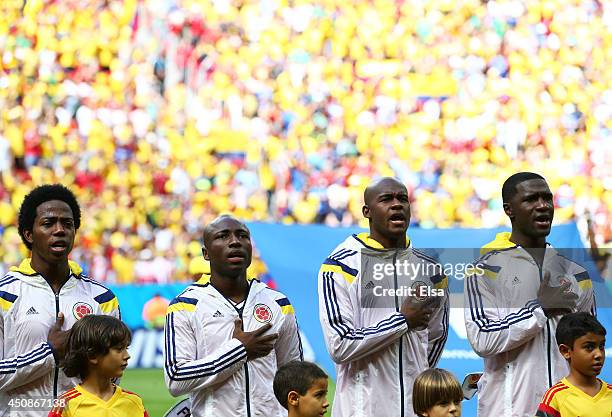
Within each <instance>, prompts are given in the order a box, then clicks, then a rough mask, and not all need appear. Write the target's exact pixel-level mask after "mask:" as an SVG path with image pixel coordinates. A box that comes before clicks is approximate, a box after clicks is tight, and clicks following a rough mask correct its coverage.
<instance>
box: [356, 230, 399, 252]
mask: <svg viewBox="0 0 612 417" xmlns="http://www.w3.org/2000/svg"><path fill="white" fill-rule="evenodd" d="M356 237H357V239H359V240H360V241H361V242H362V243H363V244H364V245H366V246H369V247H371V248H374V249H387V248H385V247H383V245H381V244H380V242H378V241H377V240H375V239H373V238H371V237H370V233H368V232H362V233H359V234H358V235H357V236H356ZM410 243H411V242H410V237H408V235H406V247H407V248H409V247H410Z"/></svg>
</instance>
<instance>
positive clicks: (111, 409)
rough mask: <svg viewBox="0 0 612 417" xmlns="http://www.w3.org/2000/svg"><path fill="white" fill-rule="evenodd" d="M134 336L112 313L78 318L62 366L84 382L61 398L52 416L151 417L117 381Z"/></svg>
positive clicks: (132, 394) (68, 373) (71, 375)
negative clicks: (110, 314)
mask: <svg viewBox="0 0 612 417" xmlns="http://www.w3.org/2000/svg"><path fill="white" fill-rule="evenodd" d="M131 340H132V334H131V333H130V329H128V328H127V326H126V325H125V324H124V323H123V322H122V321H121V320H119V319H116V318H114V317H111V316H104V315H93V314H90V315H88V316H85V317H83V318H82V319H81V320H79V321H78V322H76V324H75V325H74V326H72V329H70V335H69V336H68V342H67V347H66V357H65V359H64V363H63V365H62V368H63V369H64V372H65V373H66V375H68V376H70V377H78V378H79V379H80V380H81V383H80V384H78V385H76V386H75V387H74V388H72V389H70V390H68V391H66V392H65V393H64V394H63V395H61V396H60V397H59V398H58V400H57V401H56V402H57V405H56V406H55V407H54V408H53V410H51V412H50V413H49V417H107V416H129V417H148V414H147V411H146V410H145V408H144V405H143V404H142V400H141V399H140V397H139V396H138V395H136V394H134V393H133V392H129V391H125V390H123V389H121V387H120V386H118V385H115V383H114V381H115V380H116V379H117V378H120V377H121V376H122V375H123V371H124V370H125V368H126V367H127V365H128V359H130V354H129V353H128V350H127V349H128V346H129V345H130V342H131Z"/></svg>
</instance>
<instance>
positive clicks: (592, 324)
mask: <svg viewBox="0 0 612 417" xmlns="http://www.w3.org/2000/svg"><path fill="white" fill-rule="evenodd" d="M587 333H594V334H597V335H600V336H605V335H606V329H605V328H604V327H603V326H602V325H601V323H600V322H599V321H598V320H597V319H596V318H595V317H594V316H593V315H591V314H589V313H585V312H580V313H570V314H566V315H565V316H563V317H561V320H559V324H558V325H557V331H556V332H555V337H556V338H557V344H558V345H565V346H569V347H570V348H573V347H574V342H575V341H576V339H578V338H580V337H582V336H584V335H585V334H587Z"/></svg>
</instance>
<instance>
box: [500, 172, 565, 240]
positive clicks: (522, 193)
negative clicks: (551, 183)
mask: <svg viewBox="0 0 612 417" xmlns="http://www.w3.org/2000/svg"><path fill="white" fill-rule="evenodd" d="M504 211H505V212H506V215H508V217H509V218H510V221H511V222H512V235H511V236H510V240H511V241H512V242H514V243H516V244H518V245H521V246H523V247H524V248H545V247H546V236H548V235H549V234H550V227H551V224H552V221H553V217H554V214H555V209H554V205H553V195H552V192H551V191H550V188H548V184H547V183H546V181H544V180H541V179H533V180H527V181H523V182H522V183H520V184H518V185H517V186H516V194H515V195H514V196H513V197H512V199H511V200H510V201H509V202H507V203H504Z"/></svg>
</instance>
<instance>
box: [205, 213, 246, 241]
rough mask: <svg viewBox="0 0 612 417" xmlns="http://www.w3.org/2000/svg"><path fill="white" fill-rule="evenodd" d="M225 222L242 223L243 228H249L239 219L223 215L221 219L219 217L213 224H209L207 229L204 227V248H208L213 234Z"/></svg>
mask: <svg viewBox="0 0 612 417" xmlns="http://www.w3.org/2000/svg"><path fill="white" fill-rule="evenodd" d="M225 220H233V221H235V222H237V223H240V224H241V225H242V226H244V227H245V228H246V229H247V230H248V228H247V227H246V225H245V224H244V223H243V222H241V221H240V220H238V219H237V218H235V217H234V216H231V215H229V214H223V215H221V216H219V217H217V218H216V219H214V220H213V221H212V222H210V223H208V224H207V225H206V227H204V231H203V232H202V240H203V241H204V247H207V246H208V244H207V243H208V242H209V238H210V236H211V234H212V233H213V232H214V231H215V230H217V228H218V227H219V225H220V224H221V223H222V222H223V221H225Z"/></svg>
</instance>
